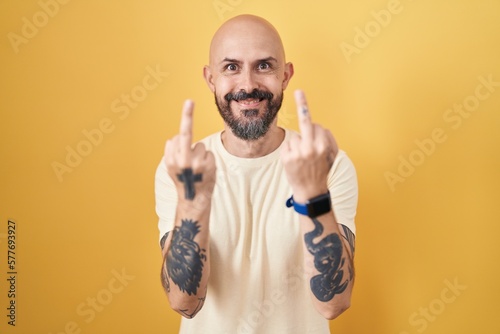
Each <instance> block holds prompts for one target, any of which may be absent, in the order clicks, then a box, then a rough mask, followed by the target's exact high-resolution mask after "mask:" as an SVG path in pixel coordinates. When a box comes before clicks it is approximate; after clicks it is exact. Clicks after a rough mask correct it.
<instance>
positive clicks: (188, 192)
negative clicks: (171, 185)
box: [177, 168, 202, 200]
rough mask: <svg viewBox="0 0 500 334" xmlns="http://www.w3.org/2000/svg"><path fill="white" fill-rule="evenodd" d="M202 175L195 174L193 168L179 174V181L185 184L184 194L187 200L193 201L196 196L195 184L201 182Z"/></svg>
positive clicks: (185, 169)
mask: <svg viewBox="0 0 500 334" xmlns="http://www.w3.org/2000/svg"><path fill="white" fill-rule="evenodd" d="M201 177H202V174H201V173H200V174H193V170H192V169H191V168H184V169H183V170H182V173H181V174H177V179H178V180H179V181H181V182H182V183H184V193H185V196H186V199H188V200H193V199H194V195H195V194H196V192H195V189H194V183H195V182H201Z"/></svg>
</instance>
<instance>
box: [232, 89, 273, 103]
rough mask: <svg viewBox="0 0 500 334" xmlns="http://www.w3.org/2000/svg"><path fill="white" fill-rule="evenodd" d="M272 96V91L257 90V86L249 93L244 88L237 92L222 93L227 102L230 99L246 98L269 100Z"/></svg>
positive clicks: (239, 99)
mask: <svg viewBox="0 0 500 334" xmlns="http://www.w3.org/2000/svg"><path fill="white" fill-rule="evenodd" d="M273 97H274V95H273V93H271V92H266V91H263V90H259V89H257V88H256V89H254V90H252V92H251V93H247V92H246V91H244V90H240V91H239V92H237V93H227V94H226V95H224V99H225V100H226V101H227V102H231V101H232V100H234V101H236V102H238V101H241V100H246V99H259V100H261V101H262V100H269V101H271V100H272V99H273Z"/></svg>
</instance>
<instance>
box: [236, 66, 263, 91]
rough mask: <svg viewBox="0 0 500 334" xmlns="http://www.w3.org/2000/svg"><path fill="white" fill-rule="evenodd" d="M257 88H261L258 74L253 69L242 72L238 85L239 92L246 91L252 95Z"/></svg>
mask: <svg viewBox="0 0 500 334" xmlns="http://www.w3.org/2000/svg"><path fill="white" fill-rule="evenodd" d="M256 88H259V83H258V78H257V74H256V73H254V71H252V70H251V69H246V70H244V71H242V72H241V74H240V80H239V83H238V90H240V91H241V90H244V91H246V92H247V93H250V92H252V91H253V90H254V89H256Z"/></svg>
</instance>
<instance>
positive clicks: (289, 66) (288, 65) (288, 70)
mask: <svg viewBox="0 0 500 334" xmlns="http://www.w3.org/2000/svg"><path fill="white" fill-rule="evenodd" d="M292 77H293V64H292V63H286V64H285V73H284V76H283V83H282V84H281V87H282V89H283V90H285V89H286V87H287V86H288V83H289V82H290V79H291V78H292Z"/></svg>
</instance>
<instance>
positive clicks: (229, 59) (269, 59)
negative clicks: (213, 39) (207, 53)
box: [220, 57, 278, 64]
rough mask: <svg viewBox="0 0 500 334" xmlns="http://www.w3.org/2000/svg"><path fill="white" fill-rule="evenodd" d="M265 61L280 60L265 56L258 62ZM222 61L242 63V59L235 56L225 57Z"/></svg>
mask: <svg viewBox="0 0 500 334" xmlns="http://www.w3.org/2000/svg"><path fill="white" fill-rule="evenodd" d="M263 61H274V62H278V60H277V59H276V58H274V57H267V58H263V59H258V60H257V62H263ZM222 63H241V60H238V59H233V58H227V57H226V58H224V59H223V60H222V61H221V62H220V64H222Z"/></svg>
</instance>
